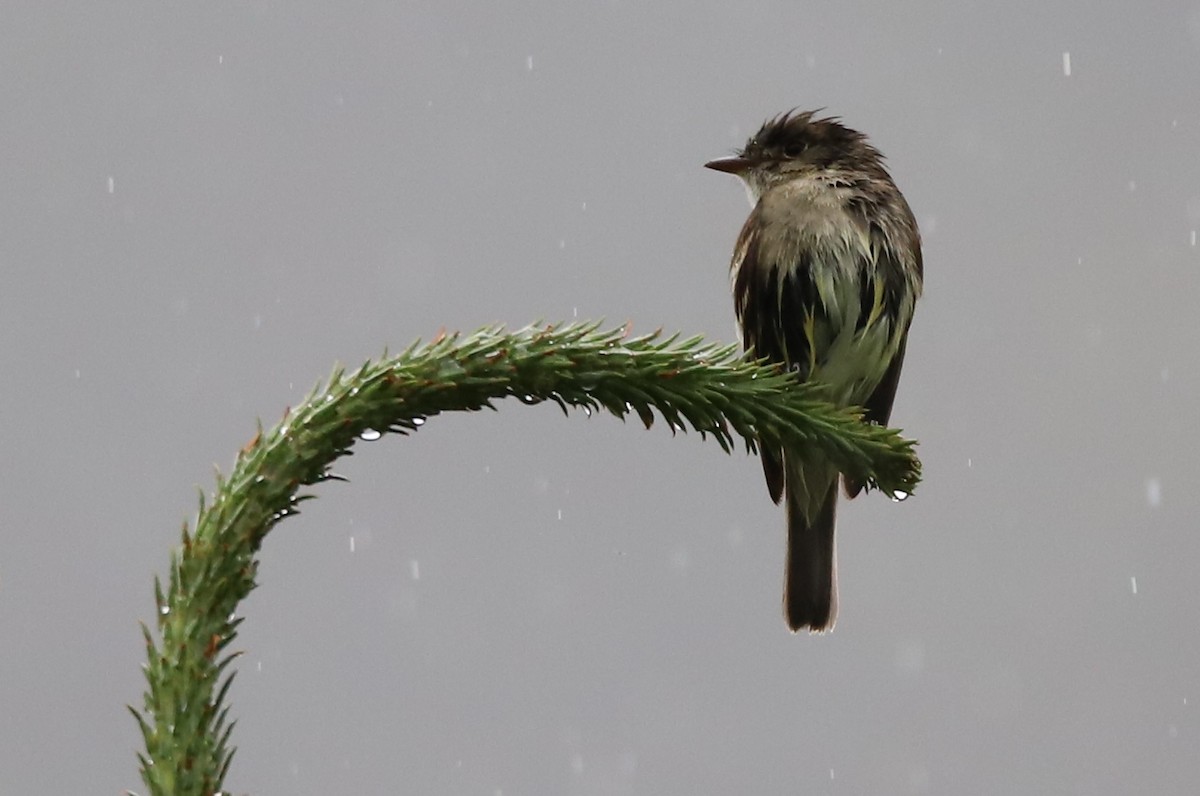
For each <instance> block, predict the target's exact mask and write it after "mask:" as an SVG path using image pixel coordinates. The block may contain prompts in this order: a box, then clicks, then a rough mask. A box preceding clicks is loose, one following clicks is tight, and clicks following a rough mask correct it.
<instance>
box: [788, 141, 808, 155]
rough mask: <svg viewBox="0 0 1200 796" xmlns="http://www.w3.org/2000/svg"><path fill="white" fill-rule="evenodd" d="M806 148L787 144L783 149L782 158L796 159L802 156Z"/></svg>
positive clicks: (801, 145)
mask: <svg viewBox="0 0 1200 796" xmlns="http://www.w3.org/2000/svg"><path fill="white" fill-rule="evenodd" d="M805 149H807V147H806V146H805V145H804V144H788V145H787V146H785V147H784V148H783V156H784V157H785V158H798V157H800V156H801V155H803V154H804V150H805Z"/></svg>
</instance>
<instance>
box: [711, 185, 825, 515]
mask: <svg viewBox="0 0 1200 796" xmlns="http://www.w3.org/2000/svg"><path fill="white" fill-rule="evenodd" d="M760 207H761V205H760ZM758 214H759V208H758V207H756V208H755V209H754V211H753V212H751V214H750V217H749V218H748V219H746V223H745V225H743V227H742V231H741V234H740V235H739V236H738V242H737V246H736V247H735V248H734V256H733V262H732V264H731V267H730V271H731V279H732V282H733V295H734V309H735V311H736V313H737V319H738V325H739V326H740V328H741V330H742V346H743V347H744V348H745V349H746V351H747V352H749V353H750V354H751V356H753V357H755V358H758V359H766V360H768V361H771V362H777V363H779V364H780V366H781V367H784V368H787V369H789V370H793V371H795V372H796V373H797V374H799V376H800V379H801V380H802V381H803V380H804V379H806V378H808V374H809V373H811V372H812V370H813V368H814V366H815V362H816V354H817V341H816V329H817V328H818V325H819V323H820V322H821V321H823V319H824V313H825V307H824V304H823V303H822V302H821V298H820V296H819V294H818V291H817V287H816V285H815V284H814V283H813V280H812V278H811V263H810V262H809V261H808V255H807V253H806V252H802V253H801V254H800V256H799V257H798V260H797V262H796V263H795V264H794V266H793V267H791V268H788V269H782V268H778V267H772V266H770V265H768V264H766V263H763V262H762V261H761V260H760V253H761V246H760V241H759V233H760V230H761V229H762V225H761V224H760V223H759V221H758ZM759 448H760V451H759V453H760V455H761V458H762V466H763V475H764V476H765V477H766V481H767V491H768V492H769V493H770V495H771V499H772V500H773V501H775V502H776V503H779V501H780V500H782V499H783V487H784V463H783V451H782V450H781V449H778V448H774V447H767V446H765V445H762V444H761V443H760V445H759Z"/></svg>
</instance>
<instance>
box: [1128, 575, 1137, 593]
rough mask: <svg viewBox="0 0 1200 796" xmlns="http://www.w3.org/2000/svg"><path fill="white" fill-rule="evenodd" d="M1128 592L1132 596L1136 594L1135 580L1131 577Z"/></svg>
mask: <svg viewBox="0 0 1200 796" xmlns="http://www.w3.org/2000/svg"><path fill="white" fill-rule="evenodd" d="M1129 590H1130V591H1131V592H1133V593H1134V594H1137V578H1136V577H1134V576H1133V575H1130V576H1129Z"/></svg>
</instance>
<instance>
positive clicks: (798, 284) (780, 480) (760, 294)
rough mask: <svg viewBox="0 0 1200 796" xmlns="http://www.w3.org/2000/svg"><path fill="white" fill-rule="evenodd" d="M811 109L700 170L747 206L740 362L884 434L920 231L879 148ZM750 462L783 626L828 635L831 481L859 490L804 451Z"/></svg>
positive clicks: (920, 276)
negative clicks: (780, 507)
mask: <svg viewBox="0 0 1200 796" xmlns="http://www.w3.org/2000/svg"><path fill="white" fill-rule="evenodd" d="M820 113H822V111H821V110H816V111H799V110H797V109H793V110H790V111H787V112H784V113H781V114H779V115H777V116H774V117H772V118H770V119H767V121H766V122H764V123H763V125H762V126H761V128H760V129H759V130H758V132H756V133H755V134H754V135H753V136H751V137H750V139H749V140H748V141H747V142H746V144H745V146H744V147H742V148H741V149H740V150H738V151H737V152H736V153H735V154H734V155H732V156H730V157H724V158H718V159H716V160H712V161H709V162H708V163H706V164H705V166H706V167H707V168H710V169H715V170H717V171H722V172H727V173H729V174H734V175H736V176H737V177H739V178H740V179H741V180H742V182H743V183H744V184H745V187H746V192H747V195H748V196H749V199H750V204H751V205H752V206H753V209H752V210H751V212H750V215H749V217H748V218H747V219H746V222H745V224H743V226H742V229H741V233H740V234H739V235H738V238H737V243H736V245H735V246H734V251H733V257H732V260H731V261H730V268H729V276H730V283H731V287H732V293H733V300H734V311H735V314H736V317H737V322H738V327H739V330H740V333H741V337H742V345H743V348H744V349H745V351H746V352H747V355H748V356H751V357H753V358H756V359H765V360H768V361H770V362H771V363H776V364H777V365H778V366H779V367H781V368H783V369H786V370H788V371H791V372H793V373H794V374H795V375H796V378H798V379H799V380H800V381H803V382H806V383H809V384H812V385H814V386H815V387H816V388H817V391H818V394H819V395H820V396H821V397H823V398H825V399H826V400H828V401H830V402H832V403H835V404H837V405H839V406H845V407H851V406H856V407H861V409H862V410H863V419H864V422H869V423H878V424H881V425H886V424H887V423H888V421H889V418H890V417H891V412H892V404H893V402H894V400H895V396H896V386H897V384H898V383H899V380H900V370H901V368H902V366H903V364H904V355H905V349H906V347H907V342H908V332H909V327H910V325H911V323H912V319H913V310H914V308H915V306H916V302H917V299H918V298H920V296H921V292H922V289H923V285H924V266H923V263H922V257H921V235H920V231H919V230H918V227H917V222H916V219H915V218H914V217H913V213H912V210H911V208H910V207H909V205H908V202H907V201H906V200H905V198H904V195H903V194H902V193H901V192H900V189H899V188H897V187H896V184H895V182H894V181H893V180H892V177H891V175H890V174H889V173H888V170H887V168H886V167H885V165H884V158H883V155H882V154H881V153H880V152H879V150H877V149H876V148H875V147H874V146H873V145H872V144H871V143H870V142H869V141H868V139H867V137H866V136H865V135H863V134H862V133H860V132H858V131H856V130H853V129H851V128H850V127H847V126H846V125H845V124H843V123H842V121H841V119H840V118H838V117H820V116H818V114H820ZM759 455H760V458H761V459H762V467H763V473H764V475H765V477H766V482H767V490H768V492H769V494H770V496H771V499H772V500H773V501H774V502H775V503H776V504H779V503H780V502H782V503H783V504H784V507H785V512H786V516H787V561H786V565H785V577H784V594H783V610H784V618H785V619H786V621H787V624H788V627H789V628H790V629H791V630H792V632H799V631H800V630H803V629H805V628H807V629H808V630H809V631H810V632H813V633H821V632H824V631H827V630H832V629H833V626H834V623H835V621H836V619H837V608H838V602H837V560H836V550H835V544H834V525H835V515H836V511H837V501H838V484H839V481H840V482H841V483H842V485H843V488H844V491H845V493H846V496H847V497H848V498H853V497H855V496H856V495H858V494H859V493H860V492H862V491H863V488H864V486H865V485H864V484H863V483H862V482H861V481H859V480H857V479H855V478H852V477H849V476H845V475H843V474H841V473H840V472H839V471H838V469H837V467H836V466H835V465H834V464H833V463H832V462H830V461H829V460H828V459H827V458H826V457H825V456H823V455H822V454H821V453H820V452H819V451H816V450H805V451H796V450H785V449H783V448H781V447H779V446H777V445H775V446H773V445H770V444H760V445H759Z"/></svg>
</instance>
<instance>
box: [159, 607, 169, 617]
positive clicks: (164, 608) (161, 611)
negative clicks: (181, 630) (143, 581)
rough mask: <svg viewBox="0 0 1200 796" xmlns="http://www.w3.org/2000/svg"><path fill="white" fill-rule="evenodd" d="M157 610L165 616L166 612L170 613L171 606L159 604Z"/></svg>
mask: <svg viewBox="0 0 1200 796" xmlns="http://www.w3.org/2000/svg"><path fill="white" fill-rule="evenodd" d="M158 612H159V613H160V614H162V615H163V616H166V615H167V614H169V613H171V606H169V605H160V606H158Z"/></svg>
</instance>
